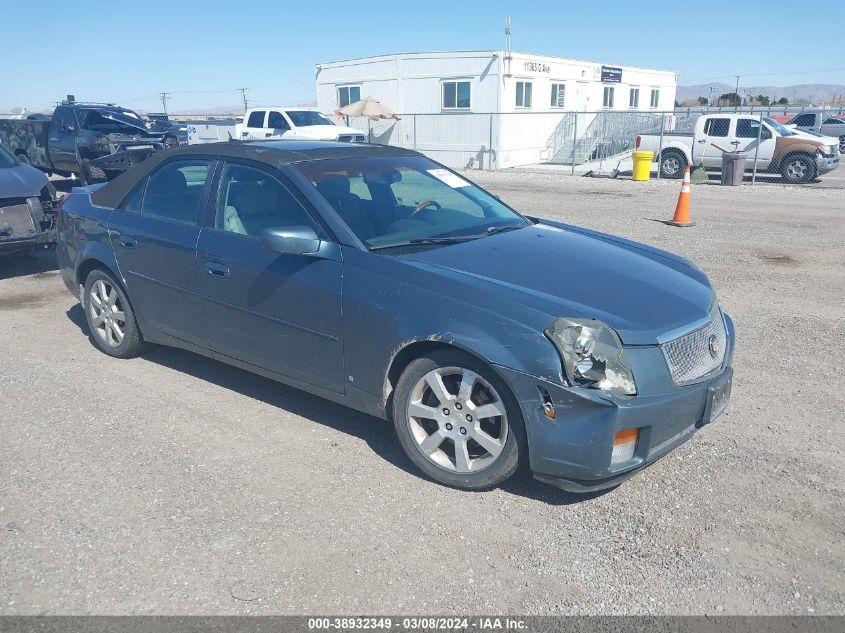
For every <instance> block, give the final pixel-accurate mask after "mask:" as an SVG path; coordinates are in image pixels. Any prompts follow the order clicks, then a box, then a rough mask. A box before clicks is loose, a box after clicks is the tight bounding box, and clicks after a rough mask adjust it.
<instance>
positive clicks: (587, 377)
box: [546, 319, 637, 396]
mask: <svg viewBox="0 0 845 633" xmlns="http://www.w3.org/2000/svg"><path fill="white" fill-rule="evenodd" d="M546 336H548V337H549V339H550V340H551V341H552V342H553V343H554V344H555V347H557V349H558V351H559V352H560V357H561V359H562V361H563V369H564V372H565V373H566V378H567V379H568V381H569V384H570V385H572V386H573V387H587V388H591V389H603V390H605V391H610V392H612V393H618V394H623V395H628V396H632V395H634V394H636V393H637V386H636V384H635V383H634V374H633V373H632V372H631V367H630V366H629V365H628V361H627V360H626V359H625V350H624V349H623V348H622V341H621V340H619V335H618V334H617V333H616V331H615V330H614V329H613V328H611V327H610V326H609V325H606V324H605V323H602V322H601V321H597V320H595V319H558V320H557V321H555V322H554V323H553V324H552V326H551V327H550V328H549V329H547V330H546Z"/></svg>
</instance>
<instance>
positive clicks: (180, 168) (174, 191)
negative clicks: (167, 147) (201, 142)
mask: <svg viewBox="0 0 845 633" xmlns="http://www.w3.org/2000/svg"><path fill="white" fill-rule="evenodd" d="M212 162H213V161H211V160H207V159H199V160H197V159H193V160H175V161H171V162H169V163H166V164H164V165H162V166H161V167H159V168H158V169H157V170H156V171H155V172H153V174H152V175H151V176H150V178H149V180H148V181H147V189H146V193H145V194H144V202H143V206H142V207H141V213H142V214H144V215H156V216H158V217H161V218H168V219H170V220H178V221H180V222H189V223H192V224H196V223H197V215H198V212H199V206H200V200H201V199H202V194H203V191H204V189H205V183H206V181H207V180H208V179H209V177H210V174H211V165H212Z"/></svg>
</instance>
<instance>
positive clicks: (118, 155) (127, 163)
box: [91, 143, 164, 171]
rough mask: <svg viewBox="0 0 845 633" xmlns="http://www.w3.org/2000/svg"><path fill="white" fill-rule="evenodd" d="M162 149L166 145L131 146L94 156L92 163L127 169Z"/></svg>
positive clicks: (101, 166) (110, 168) (107, 167)
mask: <svg viewBox="0 0 845 633" xmlns="http://www.w3.org/2000/svg"><path fill="white" fill-rule="evenodd" d="M162 149H164V146H163V145H161V144H157V143H146V144H143V145H137V146H130V147H126V148H124V149H120V150H117V151H115V152H114V153H113V154H108V155H106V156H100V157H99V158H94V159H93V160H92V161H91V164H92V165H94V166H95V167H99V168H100V169H104V170H108V171H126V170H127V169H129V168H130V167H132V166H133V165H137V164H139V163H142V162H144V161H145V160H147V159H148V158H149V157H150V156H152V155H153V154H155V153H157V152H159V151H161V150H162Z"/></svg>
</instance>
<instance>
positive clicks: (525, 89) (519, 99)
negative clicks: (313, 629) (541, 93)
mask: <svg viewBox="0 0 845 633" xmlns="http://www.w3.org/2000/svg"><path fill="white" fill-rule="evenodd" d="M531 88H532V86H531V82H530V81H517V82H516V107H517V108H530V107H531Z"/></svg>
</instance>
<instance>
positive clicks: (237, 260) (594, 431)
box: [57, 140, 734, 492]
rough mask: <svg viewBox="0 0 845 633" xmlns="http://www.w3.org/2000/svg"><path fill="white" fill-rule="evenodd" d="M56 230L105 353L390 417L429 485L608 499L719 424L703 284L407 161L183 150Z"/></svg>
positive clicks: (400, 153) (75, 209) (70, 206)
mask: <svg viewBox="0 0 845 633" xmlns="http://www.w3.org/2000/svg"><path fill="white" fill-rule="evenodd" d="M59 218H60V219H59V225H60V230H59V241H58V247H57V255H58V261H59V266H60V269H61V274H62V278H63V280H64V282H65V284H66V285H67V287H68V288H69V289H70V290H71V292H73V293H74V294H75V295H76V296H77V297H78V298H79V300H80V301H81V304H82V307H83V310H84V314H85V315H86V319H87V323H88V328H89V333H90V337H91V340H92V341H93V343H94V344H95V345H96V346H97V347H98V348H99V349H100V350H101V351H102V352H104V353H106V354H108V355H110V356H113V357H118V358H127V357H131V356H135V355H138V354H139V353H141V351H142V349H143V347H144V345H145V344H146V343H159V344H164V345H172V346H175V347H180V348H183V349H187V350H190V351H193V352H196V353H198V354H202V355H204V356H208V357H211V358H214V359H218V360H220V361H223V362H226V363H229V364H231V365H234V366H236V367H240V368H243V369H247V370H249V371H253V372H255V373H258V374H261V375H264V376H268V377H270V378H273V379H275V380H278V381H280V382H283V383H286V384H289V385H293V386H294V387H298V388H299V389H302V390H305V391H308V392H311V393H314V394H318V395H320V396H323V397H324V398H327V399H330V400H333V401H335V402H340V403H343V404H345V405H348V406H350V407H352V408H354V409H358V410H360V411H364V412H367V413H369V414H372V415H374V416H378V417H380V418H385V419H389V420H391V421H392V423H393V426H394V428H395V431H396V435H397V437H398V440H399V443H400V445H401V446H402V448H403V450H404V451H405V453H406V455H407V456H408V458H409V459H410V461H411V462H413V463H414V464H415V465H416V466H417V468H418V469H419V470H420V471H421V472H423V473H425V474H426V475H427V476H428V477H430V478H431V479H433V480H435V481H437V482H439V483H441V484H445V485H448V486H453V487H456V488H461V489H465V490H481V489H486V488H490V487H494V486H498V485H499V484H501V483H503V482H504V481H505V480H507V479H508V478H509V477H511V476H512V475H513V474H514V473H515V472H516V471H517V470H518V469H519V468H520V467H521V466H522V465H523V464H526V465H528V466H529V467H530V469H531V471H532V473H533V475H534V477H536V478H537V479H539V480H541V481H544V482H547V483H550V484H553V485H556V486H559V487H561V488H564V489H566V490H572V491H579V492H584V491H590V490H598V489H602V488H608V487H611V486H615V485H617V484H619V483H620V482H622V481H623V480H625V479H626V478H628V477H630V476H631V475H632V474H634V473H635V472H637V471H639V470H640V469H642V468H643V467H645V466H647V465H649V464H651V463H653V462H655V461H656V460H657V459H659V458H660V457H662V456H663V455H665V454H667V453H668V452H670V451H671V450H673V449H674V448H676V447H678V446H679V445H681V444H682V443H684V442H685V441H687V440H688V439H690V437H692V436H693V435H694V434H695V433H696V432H697V431H698V430H699V429H701V428H702V427H704V426H706V425H708V424H709V423H711V422H713V421H714V420H715V419H717V418H718V417H719V416H720V415H721V414H722V413H723V412H724V411H725V408H726V407H727V405H728V401H729V397H730V393H731V382H732V369H731V365H732V357H733V352H734V327H733V323H732V321H731V319H730V317H728V315H727V314H726V313H725V312H724V311H723V310H722V308H721V306H720V304H719V301H718V299H717V297H716V293H715V292H714V291H713V288H712V287H711V285H710V283H709V281H708V279H707V277H706V276H705V274H704V273H703V272H702V271H701V270H700V269H699V268H697V267H696V266H695V265H693V264H691V263H689V262H688V261H686V260H684V259H682V258H681V257H678V256H676V255H673V254H671V253H668V252H665V251H661V250H658V249H656V248H652V247H650V246H646V245H643V244H637V243H635V242H631V241H628V240H625V239H621V238H617V237H613V236H610V235H605V234H601V233H597V232H594V231H589V230H586V229H582V228H579V227H576V226H570V225H566V224H561V223H559V222H552V221H549V220H544V219H541V218H536V217H530V216H526V215H522V214H520V213H518V212H517V211H515V210H513V209H511V208H510V207H508V206H507V205H505V204H504V203H503V202H502V201H500V200H499V199H497V198H496V197H495V196H493V195H491V194H489V193H487V192H486V191H484V190H483V189H481V188H480V187H478V186H476V185H474V184H473V183H471V182H470V181H468V180H466V179H465V178H464V177H463V176H461V175H459V174H457V173H455V172H453V171H451V170H449V169H447V168H445V167H443V166H442V165H440V164H438V163H435V162H433V161H432V160H430V159H428V158H426V157H425V156H423V155H422V154H419V153H417V152H414V151H411V150H405V149H402V148H397V147H390V146H380V145H366V144H355V143H336V142H328V141H293V140H292V141H260V142H254V143H239V142H229V143H213V144H206V145H196V146H185V147H179V148H176V149H173V150H169V151H168V152H163V153H160V154H158V155H156V156H154V157H153V158H151V159H150V160H148V161H147V162H145V163H143V164H141V165H140V166H138V167H137V168H135V169H134V170H132V171H130V172H127V173H126V174H124V175H122V176H120V177H119V178H117V179H115V180H114V181H113V182H111V183H108V184H106V185H102V186H96V185H95V186H92V187H87V188H79V189H77V190H75V193H73V194H72V195H71V196H69V197H68V198H66V199H65V201H64V202H63V204H62V206H61V210H60V212H59ZM198 388H201V387H198Z"/></svg>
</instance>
